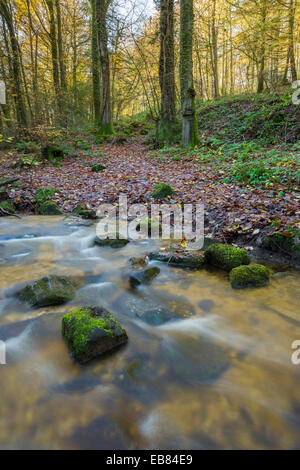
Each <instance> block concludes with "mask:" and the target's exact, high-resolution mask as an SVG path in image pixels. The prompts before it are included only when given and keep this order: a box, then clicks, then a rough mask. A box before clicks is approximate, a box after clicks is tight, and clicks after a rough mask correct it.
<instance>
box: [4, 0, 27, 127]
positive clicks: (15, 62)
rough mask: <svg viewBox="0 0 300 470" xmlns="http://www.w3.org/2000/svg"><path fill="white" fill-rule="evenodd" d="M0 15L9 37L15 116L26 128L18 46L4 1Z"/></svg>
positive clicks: (8, 9) (10, 15)
mask: <svg viewBox="0 0 300 470" xmlns="http://www.w3.org/2000/svg"><path fill="white" fill-rule="evenodd" d="M0 14H1V16H2V17H3V18H4V21H5V22H6V24H7V28H8V31H9V36H10V43H11V50H12V73H13V79H14V84H13V87H14V93H13V94H14V100H15V106H16V115H17V122H18V126H19V127H20V128H21V127H27V117H26V109H25V104H24V101H23V93H22V76H21V68H20V60H19V44H18V40H17V37H16V33H15V28H14V21H13V16H12V11H11V9H10V6H9V4H8V3H7V1H5V0H0Z"/></svg>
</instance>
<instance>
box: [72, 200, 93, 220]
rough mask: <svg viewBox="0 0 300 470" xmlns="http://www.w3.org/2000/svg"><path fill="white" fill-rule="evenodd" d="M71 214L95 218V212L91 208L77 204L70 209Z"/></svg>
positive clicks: (84, 217)
mask: <svg viewBox="0 0 300 470" xmlns="http://www.w3.org/2000/svg"><path fill="white" fill-rule="evenodd" d="M72 214H73V215H79V216H80V217H82V218H83V219H92V220H93V219H97V214H96V212H95V211H94V210H92V209H87V208H86V206H84V205H82V204H78V206H77V207H75V209H74V210H73V211H72Z"/></svg>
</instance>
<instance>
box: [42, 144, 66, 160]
mask: <svg viewBox="0 0 300 470" xmlns="http://www.w3.org/2000/svg"><path fill="white" fill-rule="evenodd" d="M41 156H42V158H43V159H44V160H50V161H51V160H61V159H62V158H64V150H63V148H61V147H58V146H56V145H46V146H45V147H43V148H42V155H41Z"/></svg>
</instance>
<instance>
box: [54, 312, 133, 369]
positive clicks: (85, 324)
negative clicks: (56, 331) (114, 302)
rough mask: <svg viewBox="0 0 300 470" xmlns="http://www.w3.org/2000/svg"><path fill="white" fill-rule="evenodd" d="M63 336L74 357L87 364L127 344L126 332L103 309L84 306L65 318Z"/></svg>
mask: <svg viewBox="0 0 300 470" xmlns="http://www.w3.org/2000/svg"><path fill="white" fill-rule="evenodd" d="M62 334H63V336H64V337H65V339H66V341H67V344H68V347H69V349H70V352H71V354H72V357H73V358H74V359H75V360H77V361H78V362H80V363H82V364H83V363H85V362H88V361H90V360H91V359H93V358H95V357H97V356H100V355H102V354H104V353H106V352H108V351H111V350H112V349H114V348H116V347H117V346H120V345H121V344H124V343H126V342H127V340H128V337H127V334H126V331H125V330H124V329H123V328H122V327H121V325H120V323H119V322H118V321H117V320H116V319H115V318H114V317H113V316H112V315H111V314H110V313H109V312H108V311H107V310H105V309H104V308H102V307H95V306H89V307H81V308H78V309H75V310H73V311H72V312H70V313H67V314H66V315H64V316H63V318H62Z"/></svg>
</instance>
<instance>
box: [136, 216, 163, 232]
mask: <svg viewBox="0 0 300 470" xmlns="http://www.w3.org/2000/svg"><path fill="white" fill-rule="evenodd" d="M161 227H162V225H161V223H160V222H159V221H158V220H154V219H151V218H150V217H146V218H145V219H143V220H141V221H140V222H138V223H137V226H136V230H137V231H138V232H140V231H143V232H144V233H146V234H147V235H149V236H151V230H153V231H157V232H158V234H159V233H160V231H161Z"/></svg>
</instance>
